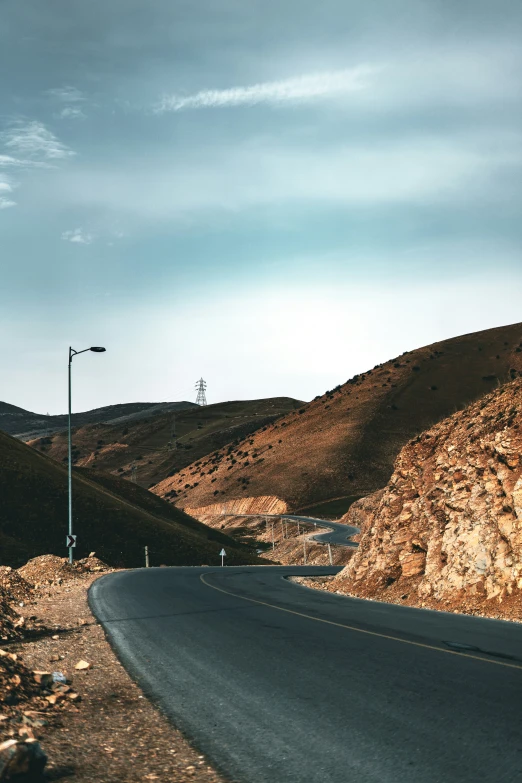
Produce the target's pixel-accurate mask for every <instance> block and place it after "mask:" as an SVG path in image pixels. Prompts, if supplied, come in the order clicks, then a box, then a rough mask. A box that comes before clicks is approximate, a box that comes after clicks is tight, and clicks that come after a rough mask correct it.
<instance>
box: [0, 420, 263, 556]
mask: <svg viewBox="0 0 522 783" xmlns="http://www.w3.org/2000/svg"><path fill="white" fill-rule="evenodd" d="M73 514H74V529H75V532H76V533H77V534H78V547H77V549H76V555H77V556H78V557H84V556H86V555H88V554H89V552H90V551H95V552H96V554H97V555H98V556H99V557H101V558H102V559H103V560H105V561H106V562H108V563H109V564H111V565H115V566H139V565H143V561H144V555H143V549H144V546H145V545H147V546H148V547H149V549H150V554H151V565H160V564H161V563H165V564H166V565H201V564H218V563H219V557H218V553H219V551H220V549H221V547H222V546H224V547H225V549H226V551H227V555H228V559H227V562H228V563H230V564H232V563H237V564H241V563H249V562H254V561H255V557H254V556H252V554H251V552H250V550H247V549H245V548H241V547H239V546H238V545H237V544H235V543H234V542H233V541H232V540H231V539H230V538H228V537H227V536H224V535H223V534H221V533H219V532H218V531H215V530H210V529H209V528H207V527H206V526H205V525H202V524H201V523H199V522H197V521H196V520H194V519H192V518H191V517H188V516H187V515H186V514H184V513H183V512H181V511H179V510H178V509H175V508H173V507H172V506H170V505H169V504H168V503H166V502H165V501H163V500H161V499H160V498H156V497H154V496H152V495H151V494H150V493H148V492H147V491H146V490H143V489H142V488H141V487H138V486H134V485H132V484H130V483H129V482H126V481H123V480H121V479H117V478H113V477H110V476H109V477H103V476H98V477H97V480H94V476H93V475H92V472H91V471H89V470H81V469H75V471H74V475H73ZM67 519H68V517H67V471H66V468H65V467H62V466H61V465H59V464H57V463H56V462H54V460H51V459H49V458H48V457H46V456H44V455H41V454H38V453H37V452H36V451H35V450H34V449H31V448H30V447H29V446H26V445H25V444H24V443H21V442H20V441H18V440H16V439H15V438H12V437H10V436H9V435H6V434H4V433H0V564H1V565H12V566H19V565H21V564H22V563H24V562H25V561H26V560H27V559H28V558H30V557H34V556H36V555H39V554H43V553H51V554H57V555H62V556H63V555H65V554H66V549H65V535H66V532H67Z"/></svg>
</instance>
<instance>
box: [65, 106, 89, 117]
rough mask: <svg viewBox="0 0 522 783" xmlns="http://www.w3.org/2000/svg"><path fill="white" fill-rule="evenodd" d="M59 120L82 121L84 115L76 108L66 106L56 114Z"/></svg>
mask: <svg viewBox="0 0 522 783" xmlns="http://www.w3.org/2000/svg"><path fill="white" fill-rule="evenodd" d="M58 117H59V118H60V119H61V120H84V119H85V114H84V113H83V111H82V110H81V109H79V108H78V107H77V106H66V107H65V109H62V110H61V112H60V113H59V114H58Z"/></svg>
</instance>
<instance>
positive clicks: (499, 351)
mask: <svg viewBox="0 0 522 783" xmlns="http://www.w3.org/2000/svg"><path fill="white" fill-rule="evenodd" d="M521 371H522V324H514V325H511V326H504V327H500V328H497V329H490V330H487V331H484V332H477V333H475V334H468V335H464V336H462V337H457V338H454V339H452V340H445V341H443V342H440V343H436V344H434V345H430V346H427V347H424V348H419V349H418V350H415V351H411V352H408V353H405V354H403V355H402V356H400V357H397V358H395V359H392V360H390V361H389V362H386V363H385V364H382V365H379V366H377V367H374V368H373V369H372V370H369V371H368V372H366V373H363V374H361V375H359V376H355V377H354V378H352V379H350V380H349V381H347V382H346V383H344V384H341V385H339V386H337V387H336V388H335V389H333V390H331V391H329V392H326V394H324V395H323V396H321V397H317V398H316V399H315V400H314V401H313V402H311V403H309V404H307V405H303V406H301V407H300V408H299V409H298V410H295V411H292V412H291V413H289V414H288V415H287V416H285V417H284V418H282V419H279V420H278V421H276V422H274V423H272V424H269V425H267V426H263V427H261V428H260V429H258V430H257V431H256V432H255V433H254V434H252V435H251V436H250V437H247V438H239V439H236V440H235V441H234V442H233V444H231V445H230V446H229V447H227V448H226V449H219V450H217V451H215V452H213V453H212V454H210V455H208V456H207V457H205V458H203V459H198V460H196V461H194V462H193V463H192V464H191V465H189V466H187V467H186V468H185V469H183V470H181V471H180V472H179V473H178V474H176V475H174V476H172V477H169V478H168V479H166V480H164V481H163V482H161V483H159V484H158V485H157V487H155V488H154V490H153V491H154V492H157V493H158V494H159V495H161V496H162V497H165V496H168V497H169V498H170V499H171V500H172V501H173V502H175V503H176V504H177V505H178V506H180V507H189V508H198V507H201V506H206V505H209V504H212V503H218V502H220V503H222V502H223V501H226V500H231V499H236V498H245V497H257V496H261V495H275V496H277V497H279V498H281V499H282V500H284V501H286V502H287V503H288V504H289V506H290V507H291V508H292V509H301V508H309V507H311V506H313V505H315V504H319V503H325V502H326V501H329V500H331V499H334V498H335V499H339V498H346V507H348V505H349V503H350V502H351V500H353V498H354V497H358V496H359V497H360V496H362V495H367V494H369V493H370V492H373V491H374V490H376V489H379V488H380V487H382V486H384V485H385V484H386V482H387V481H388V479H389V477H390V475H391V473H392V468H393V461H394V459H395V457H396V455H397V454H398V452H399V450H400V449H401V448H402V446H403V445H404V444H405V443H406V442H407V441H408V440H409V439H410V438H412V437H413V436H415V435H416V434H417V433H419V432H422V431H423V430H425V429H427V428H428V427H430V426H431V425H432V424H433V423H435V422H437V421H439V420H440V419H442V418H444V417H446V416H447V415H449V414H451V413H453V412H454V411H455V410H456V409H457V408H459V407H463V406H465V405H467V404H468V403H470V402H471V401H473V400H475V399H477V398H479V397H481V396H482V395H484V394H485V393H486V392H489V391H491V390H492V389H494V388H496V387H497V386H498V384H499V383H501V382H503V381H506V380H508V379H510V378H514V377H517V376H518V375H519V374H520V372H521ZM336 502H337V506H339V511H340V512H342V511H343V508H341V506H340V505H339V501H336ZM341 505H342V503H341ZM344 510H345V509H344Z"/></svg>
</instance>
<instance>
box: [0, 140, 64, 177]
mask: <svg viewBox="0 0 522 783" xmlns="http://www.w3.org/2000/svg"><path fill="white" fill-rule="evenodd" d="M0 135H1V134H0ZM0 168H6V169H7V168H38V169H50V168H53V166H52V165H51V164H50V163H43V162H42V161H38V160H21V159H20V158H13V157H12V155H0Z"/></svg>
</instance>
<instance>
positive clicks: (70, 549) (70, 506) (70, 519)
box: [68, 347, 73, 564]
mask: <svg viewBox="0 0 522 783" xmlns="http://www.w3.org/2000/svg"><path fill="white" fill-rule="evenodd" d="M72 356H73V355H72V348H70V347H69V427H68V430H69V432H68V452H69V459H68V465H69V470H68V488H69V535H70V536H72V534H73V519H72V445H71V364H72ZM72 562H73V548H72V546H70V547H69V563H71V564H72Z"/></svg>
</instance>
